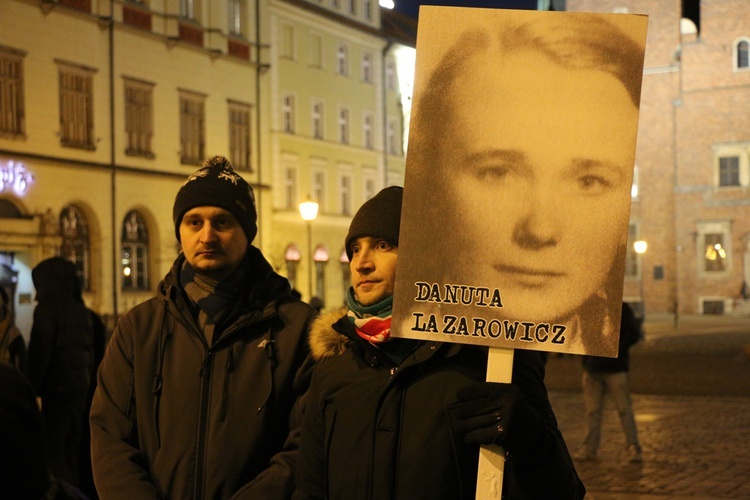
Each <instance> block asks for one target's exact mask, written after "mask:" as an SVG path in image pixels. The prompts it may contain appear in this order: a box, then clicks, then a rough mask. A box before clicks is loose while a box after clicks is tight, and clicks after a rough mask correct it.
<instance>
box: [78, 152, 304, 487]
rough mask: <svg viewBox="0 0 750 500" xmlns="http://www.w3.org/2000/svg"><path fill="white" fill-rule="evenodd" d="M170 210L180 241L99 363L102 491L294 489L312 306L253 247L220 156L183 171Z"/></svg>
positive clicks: (96, 437) (94, 414)
mask: <svg viewBox="0 0 750 500" xmlns="http://www.w3.org/2000/svg"><path fill="white" fill-rule="evenodd" d="M173 219H174V224H175V233H176V236H177V239H178V241H180V243H181V244H182V253H180V255H179V256H178V257H177V260H176V261H175V263H174V265H173V266H172V269H171V270H170V271H169V273H168V274H167V275H166V277H165V278H164V280H162V282H161V283H160V284H159V286H158V289H157V296H156V297H154V298H152V299H150V300H148V301H146V302H144V303H143V304H140V305H138V306H136V307H134V308H133V309H131V310H130V311H128V313H126V314H125V315H124V316H123V317H122V318H121V319H120V320H119V322H118V324H117V327H116V328H115V331H114V332H113V334H112V338H111V339H110V342H109V344H108V346H107V351H106V353H105V356H104V360H103V361H102V363H101V365H100V368H99V375H98V384H97V388H96V393H95V395H94V401H93V404H92V408H91V419H90V422H91V446H92V464H93V471H94V481H95V484H96V488H97V491H98V492H99V496H100V497H102V498H107V499H113V498H123V499H132V498H138V499H145V498H153V499H156V498H180V499H182V498H185V499H187V498H191V499H203V498H206V499H208V498H210V499H225V498H229V497H233V498H269V499H270V498H273V499H283V498H286V497H288V496H291V492H292V490H293V488H294V465H295V462H296V454H297V444H298V443H297V429H298V424H297V422H298V421H299V414H298V410H299V408H300V404H299V403H300V396H301V395H302V394H303V393H304V391H305V390H306V388H307V385H308V382H309V370H307V369H306V368H305V366H306V365H305V360H306V359H307V353H308V349H307V335H306V333H307V328H308V323H309V322H310V320H311V318H312V316H313V314H314V311H313V309H312V308H311V307H310V306H308V305H307V304H304V303H302V302H301V301H299V300H298V299H295V298H293V297H292V295H291V289H290V286H289V282H288V280H287V279H286V278H284V277H282V276H279V275H278V274H276V273H275V272H274V271H273V269H272V267H271V265H270V264H269V263H268V262H267V261H266V259H265V258H264V257H263V255H262V254H261V252H260V250H258V249H257V248H255V247H253V246H251V242H252V241H253V239H254V238H255V235H256V233H257V231H258V228H257V225H256V210H255V200H254V197H253V191H252V189H251V187H250V185H249V184H248V183H247V182H246V181H245V180H244V179H243V178H242V177H241V176H240V175H239V174H237V172H235V171H234V169H233V167H232V165H231V163H230V162H229V160H227V159H226V158H224V157H220V156H217V157H213V158H210V159H208V160H207V161H206V162H205V164H204V167H203V168H201V169H199V170H198V171H196V172H195V173H193V174H192V175H191V176H190V177H189V178H188V179H187V180H186V181H185V183H184V184H183V186H182V188H181V189H180V190H179V192H178V193H177V197H176V199H175V203H174V209H173Z"/></svg>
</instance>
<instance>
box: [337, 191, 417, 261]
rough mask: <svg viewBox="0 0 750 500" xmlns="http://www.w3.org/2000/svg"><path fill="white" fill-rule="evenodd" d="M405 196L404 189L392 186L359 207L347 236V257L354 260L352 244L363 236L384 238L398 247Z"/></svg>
mask: <svg viewBox="0 0 750 500" xmlns="http://www.w3.org/2000/svg"><path fill="white" fill-rule="evenodd" d="M403 196H404V188H402V187H399V186H391V187H387V188H385V189H383V190H381V191H380V192H379V193H378V194H376V195H375V196H373V197H372V198H370V199H369V200H367V201H366V202H364V204H363V205H362V206H361V207H359V210H357V213H356V214H355V215H354V218H353V219H352V223H351V224H350V225H349V234H347V235H346V256H347V257H349V260H351V259H352V248H351V245H352V243H353V242H354V240H356V239H357V238H361V237H363V236H371V237H376V238H383V239H384V240H385V241H387V242H388V243H390V244H391V245H394V246H398V234H399V231H400V229H401V200H402V198H403Z"/></svg>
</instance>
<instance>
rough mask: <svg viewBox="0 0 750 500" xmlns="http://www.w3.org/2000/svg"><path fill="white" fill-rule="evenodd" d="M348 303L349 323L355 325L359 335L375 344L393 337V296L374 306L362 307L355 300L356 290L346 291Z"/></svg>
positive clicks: (350, 288)
mask: <svg viewBox="0 0 750 500" xmlns="http://www.w3.org/2000/svg"><path fill="white" fill-rule="evenodd" d="M346 302H347V304H348V306H349V311H348V312H347V313H346V315H347V317H348V318H349V321H351V322H352V324H354V329H355V330H356V331H357V335H359V336H360V337H362V338H363V339H365V340H367V341H368V342H371V343H373V344H380V343H383V342H386V341H387V340H388V339H389V338H390V336H391V310H392V309H393V296H392V295H391V296H390V297H388V298H387V299H385V300H382V301H380V302H378V303H377V304H373V305H371V306H366V307H365V306H362V305H361V304H360V303H359V302H357V299H355V298H354V289H353V288H352V287H349V288H348V289H347V290H346Z"/></svg>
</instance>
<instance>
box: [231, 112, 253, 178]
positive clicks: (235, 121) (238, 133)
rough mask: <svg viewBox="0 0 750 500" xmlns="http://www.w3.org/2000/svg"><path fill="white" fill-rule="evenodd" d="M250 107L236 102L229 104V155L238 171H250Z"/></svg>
mask: <svg viewBox="0 0 750 500" xmlns="http://www.w3.org/2000/svg"><path fill="white" fill-rule="evenodd" d="M251 110H252V107H251V106H250V105H248V104H242V103H238V102H230V103H229V154H230V155H231V156H230V158H231V160H232V163H234V166H235V167H237V169H238V170H247V171H252V163H251V160H250V149H251V148H250V144H251V142H250V141H251V138H250V137H251V136H250V128H251V127H250V112H251Z"/></svg>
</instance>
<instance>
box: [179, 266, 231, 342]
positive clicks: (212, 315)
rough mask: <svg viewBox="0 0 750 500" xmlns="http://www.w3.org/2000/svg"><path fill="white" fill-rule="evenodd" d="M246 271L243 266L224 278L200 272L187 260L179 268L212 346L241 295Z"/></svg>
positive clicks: (200, 322) (183, 282) (189, 296)
mask: <svg viewBox="0 0 750 500" xmlns="http://www.w3.org/2000/svg"><path fill="white" fill-rule="evenodd" d="M244 281H245V272H244V270H243V268H242V266H240V267H238V268H237V270H236V271H235V272H233V273H232V274H230V275H229V276H228V277H227V278H225V279H224V280H223V281H219V280H215V279H213V278H209V277H208V276H204V275H202V274H197V273H196V272H195V269H193V267H192V266H191V265H190V264H188V261H187V260H186V261H185V263H184V264H183V265H182V269H181V271H180V285H182V289H183V290H185V294H186V295H187V297H188V299H189V300H190V302H191V303H192V304H193V305H195V306H196V307H197V308H198V325H199V326H200V328H201V330H203V335H204V336H205V338H206V341H207V342H208V345H212V344H213V342H214V340H215V338H214V335H215V333H221V328H220V329H219V330H217V326H219V327H221V326H223V325H222V323H223V322H225V321H226V320H228V319H229V317H230V315H231V313H232V310H233V308H234V306H235V304H236V303H237V299H238V298H239V297H240V296H241V293H242V289H243V287H242V285H243V284H244Z"/></svg>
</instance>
